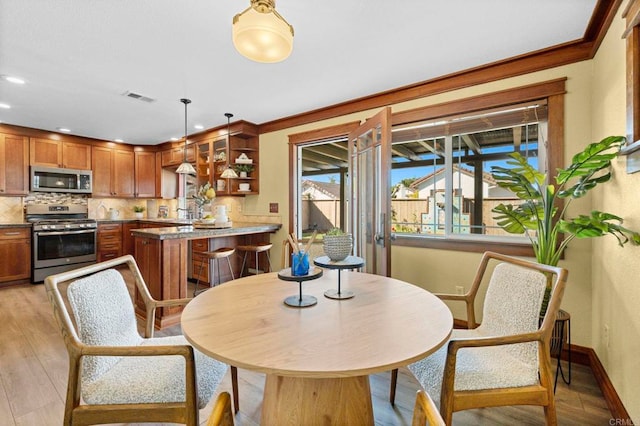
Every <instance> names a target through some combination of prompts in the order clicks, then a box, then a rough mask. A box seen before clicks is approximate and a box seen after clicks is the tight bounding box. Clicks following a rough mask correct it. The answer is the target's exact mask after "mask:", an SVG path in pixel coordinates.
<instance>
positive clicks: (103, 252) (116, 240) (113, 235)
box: [98, 223, 122, 262]
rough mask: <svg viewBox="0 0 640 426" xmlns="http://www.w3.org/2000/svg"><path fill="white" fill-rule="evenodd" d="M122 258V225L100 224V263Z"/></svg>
mask: <svg viewBox="0 0 640 426" xmlns="http://www.w3.org/2000/svg"><path fill="white" fill-rule="evenodd" d="M119 256H122V224H121V223H101V224H98V262H103V261H105V260H110V259H115V258H116V257H119Z"/></svg>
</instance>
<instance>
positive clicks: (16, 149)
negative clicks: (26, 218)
mask: <svg viewBox="0 0 640 426" xmlns="http://www.w3.org/2000/svg"><path fill="white" fill-rule="evenodd" d="M28 193H29V138H28V137H26V136H16V135H9V134H3V133H0V195H27V194H28ZM29 258H30V257H29Z"/></svg>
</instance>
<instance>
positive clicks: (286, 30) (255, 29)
mask: <svg viewBox="0 0 640 426" xmlns="http://www.w3.org/2000/svg"><path fill="white" fill-rule="evenodd" d="M250 2H251V5H250V6H249V7H248V8H247V9H245V10H243V11H242V12H240V13H238V14H237V15H236V16H234V17H233V32H232V34H233V45H234V46H235V48H236V50H237V51H238V52H240V54H241V55H242V56H244V57H246V58H249V59H251V60H252V61H256V62H265V63H273V62H280V61H283V60H285V59H287V58H288V57H289V55H290V54H291V51H292V50H293V27H292V26H291V25H289V23H288V22H287V21H286V20H285V19H284V18H283V17H282V16H280V14H279V13H278V12H276V2H275V0H250Z"/></svg>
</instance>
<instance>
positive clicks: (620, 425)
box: [609, 419, 633, 426]
mask: <svg viewBox="0 0 640 426" xmlns="http://www.w3.org/2000/svg"><path fill="white" fill-rule="evenodd" d="M609 425H611V426H633V420H631V419H609Z"/></svg>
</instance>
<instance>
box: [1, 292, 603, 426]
mask: <svg viewBox="0 0 640 426" xmlns="http://www.w3.org/2000/svg"><path fill="white" fill-rule="evenodd" d="M179 332H180V328H179V326H176V327H173V328H172V329H169V330H166V331H163V332H159V333H157V335H166V334H175V333H179ZM363 356H366V355H363ZM67 361H68V358H67V352H66V349H65V346H64V343H63V341H62V337H61V336H60V332H59V330H58V327H57V324H56V323H55V320H54V318H53V314H52V310H51V306H50V305H49V302H48V300H47V298H46V295H45V289H44V286H43V285H30V284H25V285H18V286H12V287H6V288H0V426H5V425H7V426H13V425H25V426H32V425H60V424H62V418H63V410H64V396H65V391H66V385H67V368H68V367H67ZM565 367H566V365H565ZM238 375H239V386H240V412H239V413H238V414H237V416H236V424H238V425H240V426H242V425H257V424H258V422H259V419H260V409H261V401H262V389H263V386H264V376H263V375H261V374H258V373H253V372H251V371H247V370H239V374H238ZM389 379H390V374H389V373H382V374H376V375H374V376H371V390H372V395H373V408H374V415H375V419H376V424H377V425H410V424H411V416H412V411H413V403H414V401H415V392H416V390H417V389H418V388H419V385H418V383H417V382H416V380H415V379H414V378H413V376H412V375H411V373H409V371H408V370H406V369H401V370H400V374H399V378H398V393H397V395H396V405H395V407H392V406H391V405H390V404H389V402H388V394H389ZM218 390H219V391H229V392H231V380H230V374H229V373H227V376H226V377H225V379H224V381H223V382H222V384H221V385H220V387H219V388H218ZM214 399H215V396H214ZM556 403H557V406H558V421H559V423H560V424H561V425H608V424H610V423H609V419H610V413H609V411H608V409H607V406H606V404H605V402H604V400H603V398H602V394H601V392H600V390H599V388H598V386H597V383H596V382H595V380H594V378H593V375H592V374H591V371H590V370H589V369H588V368H586V367H583V366H579V365H575V364H574V365H573V381H572V383H571V385H570V386H567V385H565V384H564V383H563V382H562V380H560V381H559V383H558V390H557V392H556ZM211 405H212V404H211V403H210V404H209V405H208V406H207V407H206V408H205V409H203V410H202V411H201V412H200V423H201V424H205V423H206V420H207V418H208V416H209V414H210V412H211ZM453 419H454V424H455V425H498V424H500V425H515V424H517V425H543V424H544V416H543V414H542V408H539V407H522V406H520V407H501V408H491V409H478V410H469V411H464V412H460V413H456V414H454V417H453Z"/></svg>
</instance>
